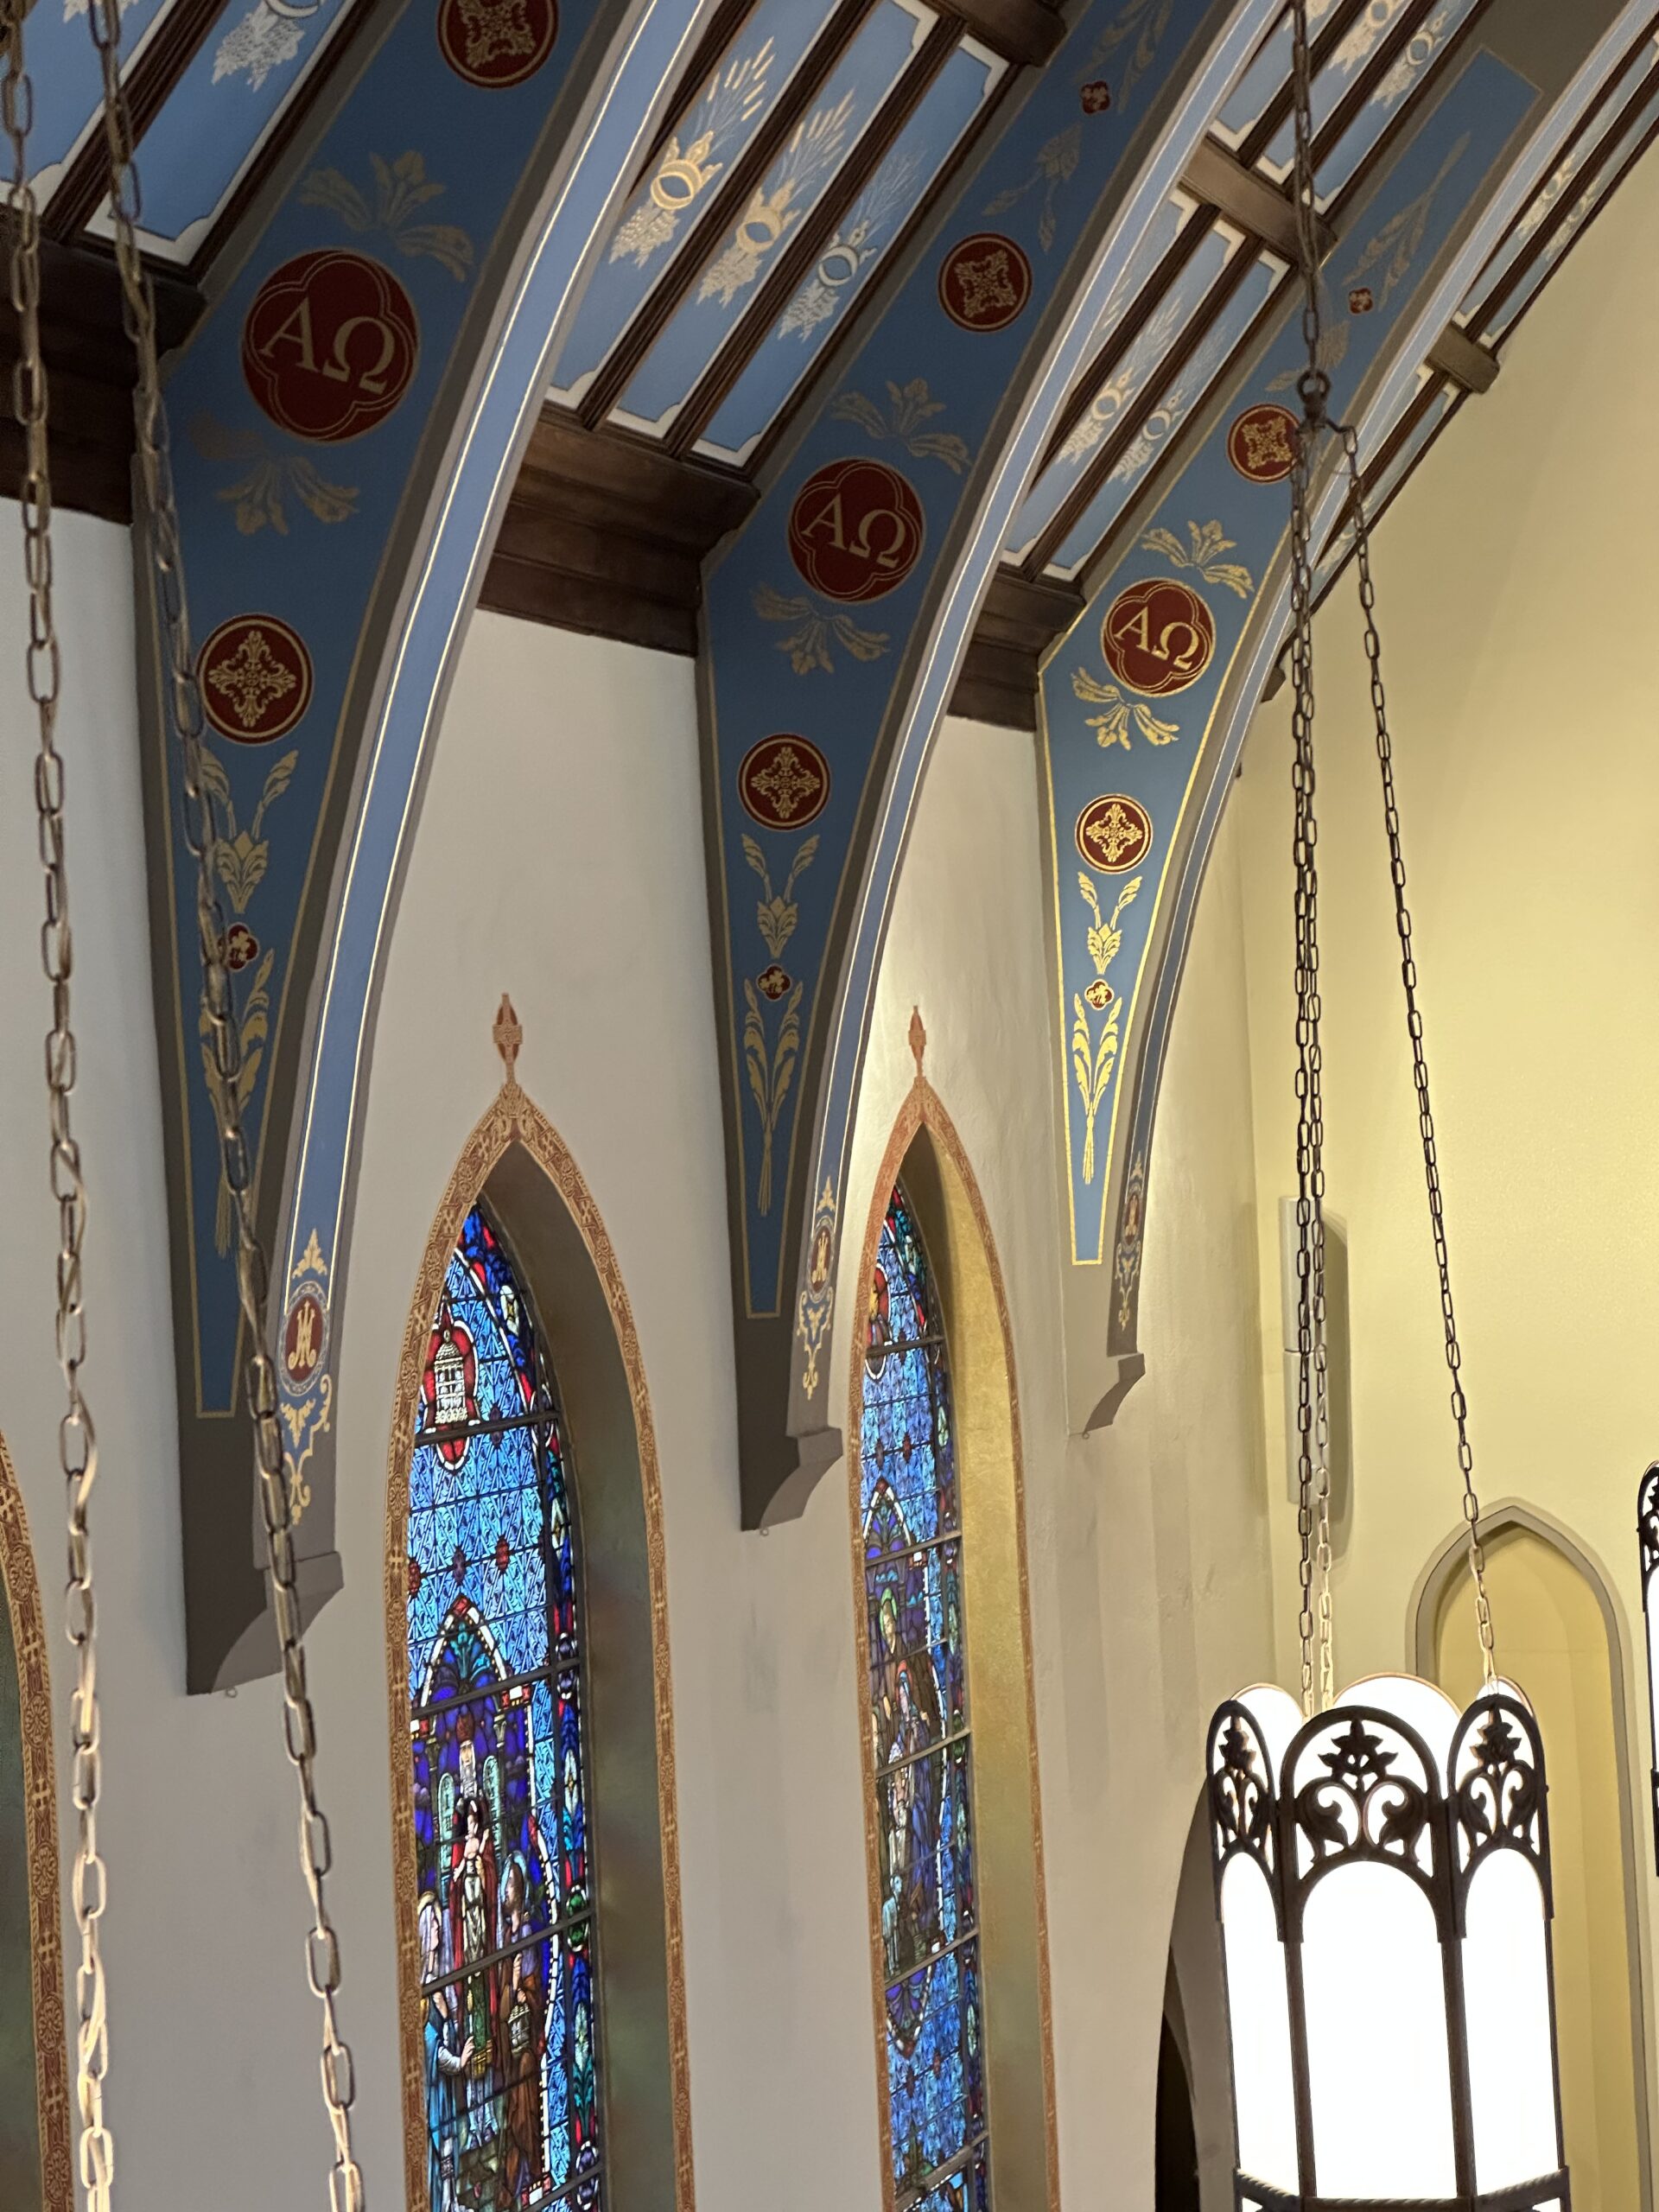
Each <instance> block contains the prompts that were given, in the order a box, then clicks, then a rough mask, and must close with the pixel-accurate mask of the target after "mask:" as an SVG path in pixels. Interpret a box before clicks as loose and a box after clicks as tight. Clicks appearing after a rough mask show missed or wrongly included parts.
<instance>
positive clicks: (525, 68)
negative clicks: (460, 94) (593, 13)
mask: <svg viewBox="0 0 1659 2212" xmlns="http://www.w3.org/2000/svg"><path fill="white" fill-rule="evenodd" d="M558 35H559V10H558V8H557V5H556V0H442V4H441V5H440V7H439V9H438V46H439V48H440V50H441V51H442V54H443V58H444V60H446V61H447V62H448V64H449V67H451V68H452V69H453V70H454V73H455V74H456V76H457V77H464V78H465V79H466V80H467V83H468V84H469V85H479V86H482V87H483V89H484V90H485V91H486V92H501V91H503V90H505V87H506V86H509V85H522V84H523V83H524V79H525V78H526V77H533V76H534V75H535V74H536V72H537V70H538V69H539V68H540V67H541V66H542V64H543V61H545V60H546V59H547V57H548V55H549V54H551V53H552V51H553V41H554V40H555V39H556V38H557V36H558Z"/></svg>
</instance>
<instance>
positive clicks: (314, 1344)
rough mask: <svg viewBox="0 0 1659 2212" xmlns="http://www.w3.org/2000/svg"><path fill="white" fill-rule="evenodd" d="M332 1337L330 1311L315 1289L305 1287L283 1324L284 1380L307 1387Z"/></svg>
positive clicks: (292, 1386) (292, 1387) (298, 1387)
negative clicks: (329, 1336)
mask: <svg viewBox="0 0 1659 2212" xmlns="http://www.w3.org/2000/svg"><path fill="white" fill-rule="evenodd" d="M327 1341H328V1315H327V1311H326V1309H325V1308H324V1306H323V1303H322V1300H321V1297H320V1296H319V1295H318V1294H317V1293H316V1292H315V1290H302V1291H301V1292H300V1294H298V1296H297V1297H296V1299H295V1300H294V1303H293V1304H292V1305H291V1306H289V1309H288V1319H287V1321H286V1322H285V1323H284V1324H283V1383H285V1384H286V1385H287V1386H288V1388H289V1389H290V1390H303V1389H305V1387H306V1385H307V1384H308V1383H309V1382H310V1380H311V1377H312V1376H314V1375H315V1373H316V1371H317V1370H318V1369H319V1368H320V1367H321V1365H322V1355H323V1351H324V1350H325V1348H326V1346H327Z"/></svg>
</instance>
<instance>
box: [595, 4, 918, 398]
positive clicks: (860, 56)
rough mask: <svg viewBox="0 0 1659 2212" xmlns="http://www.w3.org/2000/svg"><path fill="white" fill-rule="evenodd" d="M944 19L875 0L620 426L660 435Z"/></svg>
mask: <svg viewBox="0 0 1659 2212" xmlns="http://www.w3.org/2000/svg"><path fill="white" fill-rule="evenodd" d="M937 21H938V17H937V16H936V15H935V14H934V12H933V10H931V8H928V7H925V6H924V5H922V4H921V0H878V4H877V5H876V7H875V8H874V9H873V10H872V11H871V12H870V14H869V15H868V16H867V17H866V19H865V21H864V22H863V23H862V24H861V27H860V29H859V32H858V35H857V37H856V38H855V39H854V41H853V42H852V44H851V45H850V46H849V48H848V49H847V51H846V53H845V54H842V57H841V60H840V61H839V62H838V63H837V64H836V67H834V68H833V69H832V70H831V71H830V72H829V76H828V77H827V78H826V79H825V80H824V82H823V85H822V86H820V87H819V89H818V92H817V95H816V96H815V98H814V99H813V101H812V104H811V106H810V109H809V110H808V111H807V113H806V114H805V115H804V116H803V117H802V118H801V120H800V122H799V123H798V124H797V125H796V126H795V129H794V130H792V131H791V133H790V135H789V137H788V138H787V139H786V140H785V143H784V145H783V147H782V149H780V150H779V154H778V156H777V157H776V159H775V160H774V161H773V162H772V166H771V167H770V168H768V170H767V171H766V175H765V176H764V177H763V178H762V179H761V181H760V183H759V184H758V185H757V186H756V187H755V188H754V191H753V194H751V195H750V198H749V200H748V203H747V206H746V207H744V209H743V210H742V213H741V214H740V215H739V217H738V219H737V220H736V222H735V223H734V225H733V226H732V227H731V229H730V230H729V231H727V232H723V233H722V234H721V237H720V238H718V239H717V240H716V241H715V246H714V248H713V251H711V253H710V255H709V259H708V261H707V262H706V264H704V266H703V268H702V271H701V273H700V275H699V277H698V278H697V280H696V283H695V285H694V286H692V287H691V288H690V289H689V290H688V291H687V292H686V295H685V296H684V298H683V300H682V301H681V302H680V304H679V306H678V307H677V308H676V309H675V311H674V313H673V314H672V315H671V316H670V317H669V319H668V321H667V322H666V323H665V324H664V327H663V330H662V332H661V334H660V335H659V336H658V340H657V341H656V343H655V345H654V346H652V349H651V351H650V353H647V354H646V356H645V359H644V360H643V361H642V362H641V363H640V365H639V368H638V369H637V370H636V371H635V372H634V374H633V376H632V378H630V379H629V382H628V384H627V386H626V390H625V391H624V392H623V394H622V397H621V399H620V402H619V404H618V405H617V407H616V409H615V410H614V412H613V418H612V419H613V421H617V422H620V423H626V424H627V425H628V426H629V427H630V428H631V429H644V430H649V431H652V432H653V433H655V434H656V435H658V436H660V435H662V434H663V432H664V431H665V430H666V429H668V428H669V426H670V424H671V423H672V422H673V419H674V417H675V416H676V415H677V413H678V412H679V410H680V408H681V406H682V405H683V403H684V401H685V400H686V398H687V397H689V396H690V392H691V391H692V390H693V388H694V387H695V385H696V383H697V381H698V379H699V378H701V377H702V375H703V373H704V372H705V371H706V370H707V369H708V368H709V365H710V364H711V363H712V361H713V360H714V358H715V354H716V353H718V352H719V351H720V348H721V346H722V345H723V344H724V343H725V341H726V340H727V339H728V338H729V337H730V335H731V334H732V332H733V331H734V329H735V328H736V327H737V325H738V323H739V321H741V319H742V316H743V315H744V313H745V311H746V309H747V308H748V307H749V306H750V304H751V303H752V302H753V299H754V297H755V295H756V292H757V290H758V289H759V286H760V281H761V279H762V277H765V276H766V275H767V274H769V273H770V271H771V270H772V265H773V262H774V259H775V257H776V256H777V254H778V251H779V248H780V247H781V246H782V245H784V243H785V240H786V239H787V238H789V237H790V235H791V232H793V231H794V229H795V227H796V226H797V225H798V223H800V222H801V221H802V220H803V219H804V218H805V217H806V216H807V215H808V214H810V212H811V210H812V209H813V207H816V206H817V202H818V200H819V199H820V198H821V197H822V195H823V192H824V191H825V189H826V188H828V186H829V183H830V181H831V180H832V179H833V178H834V177H835V175H836V172H837V171H838V170H839V169H840V168H841V166H842V162H845V160H846V159H847V157H848V156H849V154H850V153H851V152H852V150H853V149H854V147H855V145H856V144H857V143H858V141H859V139H860V137H861V136H862V135H863V133H864V131H865V130H868V127H869V125H870V123H871V121H872V119H873V118H874V116H875V113H876V111H877V110H878V109H879V108H880V105H881V104H882V102H883V100H884V99H886V98H887V94H888V92H891V91H892V90H893V87H894V86H896V85H897V84H898V82H899V79H900V78H901V77H902V76H903V75H904V73H905V72H906V69H907V68H908V67H909V66H910V64H911V63H912V61H913V60H914V58H915V55H916V53H917V51H918V48H920V46H921V44H922V42H923V41H924V40H925V38H926V36H927V34H928V32H929V31H930V30H931V29H932V28H933V25H934V24H935V22H937Z"/></svg>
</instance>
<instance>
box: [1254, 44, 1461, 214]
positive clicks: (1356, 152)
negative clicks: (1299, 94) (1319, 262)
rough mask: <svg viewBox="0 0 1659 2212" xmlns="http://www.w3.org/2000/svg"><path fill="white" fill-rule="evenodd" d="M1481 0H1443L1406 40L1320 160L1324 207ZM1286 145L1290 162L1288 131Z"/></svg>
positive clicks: (1277, 150) (1278, 141) (1285, 154)
mask: <svg viewBox="0 0 1659 2212" xmlns="http://www.w3.org/2000/svg"><path fill="white" fill-rule="evenodd" d="M1477 4H1478V0H1440V6H1439V7H1438V8H1436V9H1435V10H1434V12H1433V15H1431V16H1427V17H1426V18H1425V19H1424V21H1423V22H1421V24H1419V26H1418V28H1417V29H1415V30H1414V32H1413V33H1412V35H1411V36H1410V37H1409V38H1408V40H1407V41H1406V44H1405V50H1404V51H1403V52H1402V54H1400V55H1399V57H1398V58H1397V60H1395V62H1394V63H1393V64H1392V65H1391V67H1389V68H1388V69H1387V70H1386V71H1385V72H1384V73H1383V77H1382V79H1381V81H1380V82H1379V83H1378V84H1377V86H1376V89H1375V90H1374V91H1373V92H1372V93H1371V96H1370V99H1368V100H1367V101H1366V103H1365V105H1364V106H1363V108H1361V110H1360V111H1359V113H1358V114H1357V116H1356V117H1355V118H1354V119H1353V121H1352V122H1351V124H1349V126H1348V128H1347V129H1346V130H1344V132H1343V134H1342V137H1340V138H1339V139H1338V142H1337V143H1336V145H1335V147H1334V148H1333V149H1332V151H1331V153H1329V154H1328V155H1327V156H1325V159H1324V160H1323V161H1322V162H1320V163H1319V200H1320V204H1321V205H1322V206H1324V205H1328V203H1329V202H1330V201H1331V200H1334V199H1335V198H1336V196H1337V194H1338V193H1339V192H1340V191H1341V190H1342V189H1343V188H1344V185H1346V184H1347V183H1348V182H1349V181H1351V178H1352V177H1353V175H1354V174H1355V172H1356V170H1357V168H1359V166H1360V164H1361V162H1363V160H1364V159H1365V156H1367V155H1368V154H1369V153H1370V151H1371V149H1372V148H1373V147H1374V146H1376V143H1377V142H1378V140H1379V139H1380V138H1381V137H1382V136H1383V132H1384V131H1385V130H1387V129H1388V127H1389V124H1391V123H1392V122H1393V120H1394V118H1395V116H1396V115H1397V114H1398V113H1399V111H1400V110H1401V109H1402V107H1403V106H1404V105H1405V104H1406V102H1407V101H1408V99H1410V98H1411V97H1412V95H1413V94H1414V93H1415V92H1419V91H1421V88H1422V86H1423V84H1424V81H1425V80H1426V79H1427V77H1428V75H1429V73H1430V72H1431V71H1432V70H1433V68H1434V67H1435V65H1436V63H1437V62H1439V61H1440V60H1441V58H1442V56H1443V55H1444V54H1446V51H1447V49H1448V48H1450V46H1451V44H1452V40H1453V39H1454V38H1455V37H1456V35H1457V34H1458V33H1459V31H1460V30H1461V29H1463V26H1464V24H1465V22H1466V21H1467V19H1468V17H1469V16H1471V14H1472V13H1473V11H1474V10H1475V8H1476V6H1477ZM1333 60H1334V57H1333ZM1282 147H1283V151H1282V155H1281V156H1280V158H1282V159H1283V160H1284V161H1285V162H1287V163H1288V162H1289V161H1290V159H1291V154H1292V147H1291V143H1290V137H1289V133H1288V132H1286V133H1284V134H1282ZM1280 148H1281V139H1275V140H1274V147H1273V151H1274V154H1275V155H1276V156H1278V155H1280Z"/></svg>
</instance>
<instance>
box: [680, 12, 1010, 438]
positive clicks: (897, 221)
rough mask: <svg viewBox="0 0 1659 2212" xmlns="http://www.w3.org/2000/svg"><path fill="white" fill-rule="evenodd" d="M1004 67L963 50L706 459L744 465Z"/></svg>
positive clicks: (744, 389) (774, 337)
mask: <svg viewBox="0 0 1659 2212" xmlns="http://www.w3.org/2000/svg"><path fill="white" fill-rule="evenodd" d="M1006 69H1007V64H1006V63H1005V62H1003V61H1002V60H1001V59H1000V58H999V57H998V56H996V55H995V54H990V53H988V52H987V51H986V49H985V48H982V47H980V46H977V45H976V44H974V43H973V42H972V41H964V42H963V44H962V45H960V46H958V47H957V50H956V52H955V53H954V54H952V55H951V56H950V60H948V61H947V62H946V63H945V65H944V68H943V69H941V70H940V72H939V73H938V76H937V77H936V78H935V79H934V80H933V82H932V83H931V85H930V86H928V88H927V91H926V92H925V93H924V94H923V96H922V99H921V101H920V104H919V105H918V107H917V110H916V112H915V114H914V115H912V117H911V118H910V120H909V122H908V123H906V125H905V127H904V129H903V130H901V131H900V132H899V135H898V137H896V138H895V139H894V140H893V144H892V145H891V147H889V149H887V153H886V155H885V156H883V158H882V159H881V161H880V163H879V164H878V165H877V167H876V168H875V170H874V174H873V175H871V177H870V180H869V181H868V183H867V184H866V185H865V186H864V188H863V189H862V190H861V192H860V193H859V194H858V195H857V197H856V198H855V200H853V201H852V203H851V204H850V206H849V207H848V209H847V212H846V213H845V214H844V215H843V216H842V219H841V221H840V223H839V224H838V225H837V226H836V232H835V235H834V237H833V238H831V239H830V240H829V244H828V245H826V246H825V247H824V250H823V252H822V253H821V254H820V255H819V257H818V261H817V266H816V268H815V269H814V270H813V271H812V273H811V275H810V277H807V278H806V280H805V282H804V283H803V284H802V285H801V287H800V289H799V290H798V291H797V292H796V293H795V294H794V295H793V296H791V299H790V300H789V302H788V303H787V305H786V306H785V308H784V311H783V313H782V314H781V315H779V318H778V320H777V321H776V322H775V323H774V324H773V325H772V328H771V330H770V331H769V332H768V333H767V334H766V338H765V339H764V340H763V341H762V342H761V344H760V346H758V347H757V348H756V350H755V352H754V353H753V356H752V357H751V359H750V360H749V362H748V364H747V366H746V367H745V369H744V371H743V373H742V374H741V376H740V377H739V378H737V380H736V382H735V383H734V385H733V386H732V389H731V390H730V391H728V393H727V395H726V397H725V398H724V399H723V400H722V401H721V404H720V406H719V408H718V410H716V411H715V414H714V416H712V417H711V418H710V420H709V426H708V429H706V431H705V432H704V434H703V435H702V437H701V438H700V439H699V440H698V442H697V451H698V452H699V453H702V454H709V455H710V456H712V457H713V458H714V459H715V460H718V461H736V462H740V463H741V462H742V461H747V458H748V456H749V454H751V453H752V452H753V449H754V448H755V447H756V446H757V445H758V444H759V443H760V440H761V439H762V438H763V437H764V436H765V435H766V431H767V429H769V428H770V427H771V425H772V423H773V422H775V421H776V419H777V417H778V416H779V413H781V411H782V410H783V409H784V407H785V405H786V404H787V403H788V400H789V397H790V395H791V393H792V392H793V391H795V389H796V387H797V385H798V384H799V383H800V382H801V379H802V378H804V376H805V375H806V374H807V372H808V371H809V370H810V368H811V366H812V365H813V363H814V362H815V361H816V360H817V358H818V355H819V353H821V352H822V350H823V347H824V346H825V345H827V344H828V343H829V339H830V337H831V335H832V334H833V333H834V332H835V330H836V327H837V326H838V325H839V323H840V322H841V321H842V318H843V317H844V316H845V315H847V314H848V313H849V310H850V308H851V307H852V304H853V302H854V301H855V299H857V298H858V296H859V295H860V294H861V292H862V291H863V290H864V289H865V288H866V286H867V285H868V284H871V283H874V280H875V277H876V276H877V273H878V272H879V271H880V269H881V267H882V265H883V264H884V262H885V260H886V257H887V254H888V252H889V251H890V250H891V249H892V247H893V244H894V242H895V240H896V239H897V238H899V235H900V234H901V232H903V230H904V227H905V226H906V223H907V222H908V221H909V220H910V218H911V216H912V214H913V213H914V212H915V209H916V207H917V205H918V202H919V200H921V198H922V196H923V194H925V193H926V192H927V191H928V190H929V188H931V185H932V182H933V180H934V179H935V178H936V177H937V176H938V174H939V172H940V171H941V170H942V169H943V168H944V165H945V163H946V162H948V161H949V160H950V156H951V155H952V154H953V153H954V152H955V151H956V149H957V146H958V145H959V144H960V143H961V140H962V137H963V133H964V131H966V130H967V129H968V127H969V124H971V123H972V122H973V120H974V118H975V117H976V115H977V114H978V113H979V112H980V110H981V109H982V107H983V106H984V105H985V102H986V100H987V99H988V98H989V97H990V94H991V92H992V90H993V89H994V87H995V86H996V85H997V84H998V83H999V82H1000V81H1001V78H1002V76H1003V75H1004V73H1005V72H1006Z"/></svg>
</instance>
